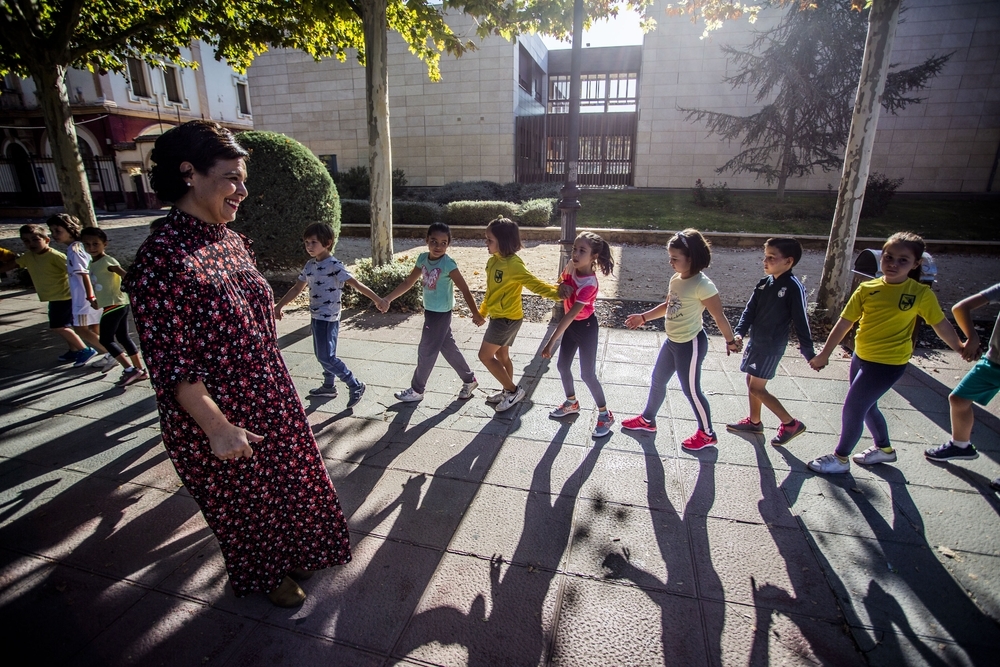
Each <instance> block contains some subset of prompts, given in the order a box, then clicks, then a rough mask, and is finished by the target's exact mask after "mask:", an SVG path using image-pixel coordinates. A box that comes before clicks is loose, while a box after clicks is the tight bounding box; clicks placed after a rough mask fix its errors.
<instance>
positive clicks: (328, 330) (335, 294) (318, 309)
mask: <svg viewBox="0 0 1000 667" xmlns="http://www.w3.org/2000/svg"><path fill="white" fill-rule="evenodd" d="M302 242H303V243H304V244H305V248H306V254H308V255H309V257H311V258H312V259H310V260H309V261H308V262H306V265H305V267H304V268H303V269H302V272H301V273H300V274H299V277H298V280H296V282H295V284H294V285H292V286H291V287H290V288H289V290H288V291H287V292H285V296H283V297H281V300H280V301H278V303H276V304H274V318H275V319H277V320H280V319H281V309H282V308H284V307H285V306H287V305H288V304H289V303H291V301H292V299H294V298H295V297H297V296H298V295H299V294H300V293H301V292H302V290H303V289H305V287H306V286H307V285H308V286H309V312H310V314H311V315H312V335H313V350H314V351H315V353H316V359H318V360H319V365H320V366H322V367H323V384H322V385H321V386H319V387H316V388H315V389H310V390H309V395H310V396H328V397H330V398H336V397H337V387H336V386H334V379H335V378H340V379H341V381H343V382H344V384H346V385H347V389H348V391H349V392H350V394H349V396H348V399H347V407H348V408H353V407H354V406H355V405H357V404H358V403H359V402H360V401H361V397H362V396H364V393H365V388H366V387H365V383H364V382H362V381H361V380H359V379H358V378H357V377H355V376H354V373H352V372H351V370H350V369H349V368H348V367H347V364H345V363H344V362H343V361H341V360H340V359H339V358H338V357H337V337H338V336H339V334H340V300H341V297H342V296H343V291H344V285H350V286H351V287H353V288H354V289H356V290H358V291H359V292H361V293H362V294H364V295H365V296H366V297H368V298H369V299H371V300H372V301H373V302H374V303H375V305H376V306H379V308H381V306H382V299H381V298H380V297H379V296H378V295H377V294H375V292H373V291H371V290H370V289H368V287H367V286H365V285H364V284H362V283H361V282H359V281H358V280H357V279H355V278H354V276H352V275H351V274H350V273H348V272H347V267H345V266H344V264H343V262H341V261H340V260H339V259H337V258H336V257H334V256H333V255H332V254H330V253H331V251H332V250H333V229H332V228H331V227H330V225H327V224H325V223H322V222H316V223H313V224H311V225H309V226H308V227H306V229H305V231H304V232H302Z"/></svg>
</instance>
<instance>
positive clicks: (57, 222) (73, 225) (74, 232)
mask: <svg viewBox="0 0 1000 667" xmlns="http://www.w3.org/2000/svg"><path fill="white" fill-rule="evenodd" d="M45 224H46V225H48V226H49V229H52V228H53V227H62V228H63V229H65V230H66V231H67V232H69V235H70V236H72V237H73V240H74V241H79V240H80V232H81V231H83V225H81V224H80V219H79V218H77V217H76V216H75V215H70V214H69V213H56V214H55V215H53V216H50V217H49V219H48V220H46V221H45Z"/></svg>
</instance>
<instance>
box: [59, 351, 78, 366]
mask: <svg viewBox="0 0 1000 667" xmlns="http://www.w3.org/2000/svg"><path fill="white" fill-rule="evenodd" d="M78 354H80V351H79V350H66V351H65V352H63V353H62V354H60V355H59V361H61V362H62V363H64V364H68V363H69V362H71V361H76V355H78Z"/></svg>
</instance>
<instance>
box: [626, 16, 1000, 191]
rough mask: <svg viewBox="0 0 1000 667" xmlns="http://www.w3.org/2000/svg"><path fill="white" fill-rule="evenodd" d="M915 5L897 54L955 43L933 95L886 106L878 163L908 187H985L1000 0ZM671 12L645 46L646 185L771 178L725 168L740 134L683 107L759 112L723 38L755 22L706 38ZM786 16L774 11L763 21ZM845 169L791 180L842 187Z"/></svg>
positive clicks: (639, 163) (997, 97) (993, 124)
mask: <svg viewBox="0 0 1000 667" xmlns="http://www.w3.org/2000/svg"><path fill="white" fill-rule="evenodd" d="M664 4H665V3H663V2H661V3H660V5H659V7H658V10H662V8H663V5H664ZM903 6H904V8H906V12H905V13H904V21H903V22H902V23H901V24H900V25H899V27H898V29H897V33H896V41H895V45H894V48H893V55H892V61H893V63H898V64H899V65H900V67H910V66H913V65H916V64H918V63H920V62H922V61H923V60H924V59H926V58H927V57H929V56H931V55H943V54H947V53H950V52H953V51H954V55H953V56H952V58H951V60H950V61H949V62H948V64H947V65H946V66H945V69H944V71H943V72H942V73H941V74H940V75H939V76H938V77H936V78H935V79H933V80H932V81H931V83H930V86H929V88H927V89H926V90H924V91H921V92H920V93H919V94H918V95H919V96H920V97H923V98H926V99H925V100H924V101H923V102H922V103H921V104H916V105H911V106H909V107H907V108H906V109H904V110H903V111H901V112H899V114H898V115H896V116H893V115H890V114H888V113H886V112H885V111H884V110H883V111H882V113H881V114H880V118H879V126H878V133H877V136H876V143H875V148H874V153H873V156H872V165H871V168H872V170H874V171H880V172H883V173H885V174H886V175H888V176H890V177H892V178H903V179H904V183H903V186H902V189H903V190H909V191H962V192H983V191H985V189H986V184H987V181H988V179H989V174H990V169H991V167H992V164H993V160H994V156H995V155H996V152H997V147H998V144H1000V2H996V0H904V3H903ZM660 16H661V18H660V19H659V25H658V28H657V30H656V31H655V32H653V33H650V34H648V35H647V36H646V39H645V44H644V46H643V76H642V81H641V88H640V91H639V96H640V104H639V107H640V112H639V113H640V115H639V129H638V136H637V147H636V148H637V150H636V178H635V185H636V186H637V187H691V186H692V185H693V184H694V181H695V180H696V179H698V178H701V179H702V180H704V181H706V182H709V183H710V182H712V181H718V182H722V181H725V182H727V183H728V184H729V186H730V187H732V188H762V187H766V185H765V184H764V182H763V181H756V180H755V179H754V178H753V176H752V175H740V176H734V175H732V174H716V173H715V169H716V168H717V167H720V166H721V165H723V164H725V162H726V161H727V160H729V159H730V157H732V156H733V155H735V154H736V153H737V152H739V144H738V143H733V144H729V143H727V142H722V141H720V140H719V139H718V138H717V137H714V136H707V134H706V132H705V130H704V125H702V124H694V123H690V122H687V121H685V120H684V113H683V112H681V111H680V110H679V109H678V107H684V108H705V109H711V110H714V111H721V112H725V113H734V114H740V115H747V114H750V113H753V112H754V111H756V110H757V109H758V108H759V107H758V106H756V105H755V104H754V99H753V98H752V97H751V96H750V95H749V94H748V92H747V91H746V90H745V89H737V90H732V89H730V88H729V86H727V85H726V84H723V83H722V82H721V80H722V78H723V77H724V76H725V75H726V74H727V65H728V64H727V62H726V60H725V58H723V57H722V52H721V51H720V48H719V47H720V45H722V44H733V45H736V46H740V45H744V44H746V43H748V42H749V40H750V30H752V28H753V26H749V25H747V24H746V22H742V21H740V22H733V23H731V24H728V25H726V26H725V27H724V28H723V29H721V30H719V31H716V32H715V33H713V34H712V35H711V36H710V37H709V38H707V39H705V40H702V39H700V30H699V28H697V27H696V26H693V25H692V24H691V23H690V22H689V21H688V20H686V19H684V18H666V17H663V15H662V13H661V14H660ZM776 16H777V14H776V13H775V12H770V13H768V14H766V15H764V16H763V17H762V19H761V21H760V22H759V23H758V26H757V27H762V26H764V25H767V24H769V23H771V22H773V21H774V20H775V18H776ZM839 177H840V174H839V172H826V173H823V172H820V173H817V174H814V175H812V176H809V177H805V178H800V179H793V180H790V181H789V184H788V187H789V188H790V189H816V190H822V189H825V188H826V187H827V185H828V184H833V185H834V187H836V184H837V183H838V181H839ZM998 185H1000V184H994V189H996V188H997V187H998Z"/></svg>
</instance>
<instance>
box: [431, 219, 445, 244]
mask: <svg viewBox="0 0 1000 667" xmlns="http://www.w3.org/2000/svg"><path fill="white" fill-rule="evenodd" d="M431 234H446V235H447V236H448V243H451V227H449V226H448V225H446V224H444V223H443V222H432V223H431V224H430V227H428V228H427V238H430V237H431Z"/></svg>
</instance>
